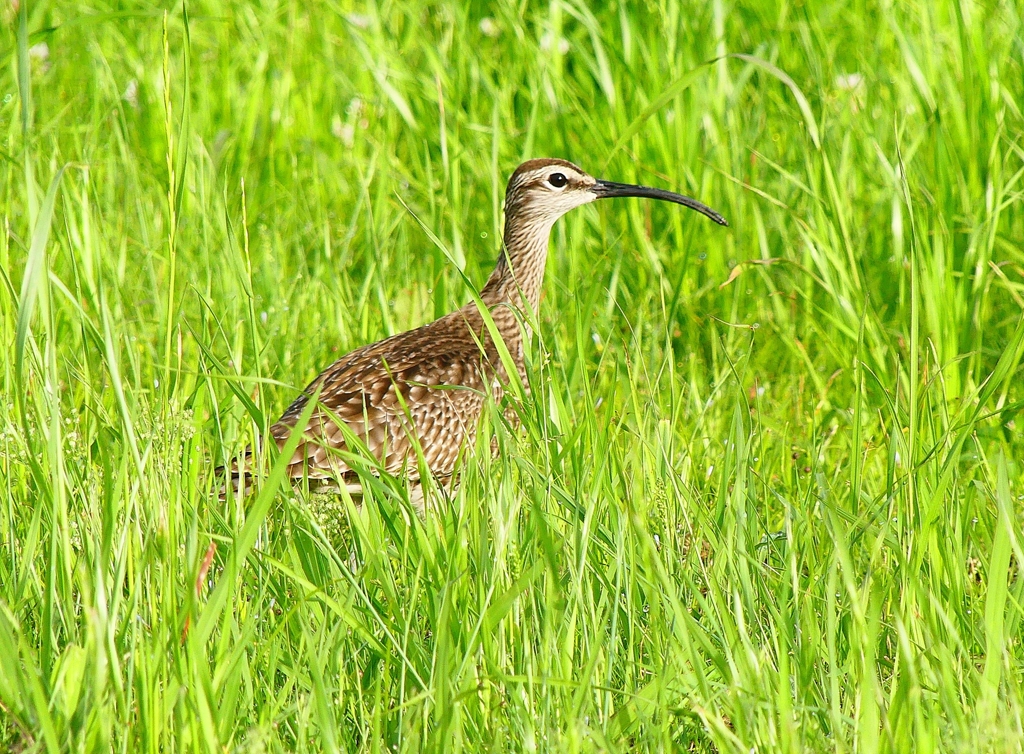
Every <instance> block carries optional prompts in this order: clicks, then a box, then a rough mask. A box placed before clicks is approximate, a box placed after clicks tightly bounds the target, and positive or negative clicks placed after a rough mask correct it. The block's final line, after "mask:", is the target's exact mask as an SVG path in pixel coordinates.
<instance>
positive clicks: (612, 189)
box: [590, 181, 729, 225]
mask: <svg viewBox="0 0 1024 754" xmlns="http://www.w3.org/2000/svg"><path fill="white" fill-rule="evenodd" d="M590 190H591V191H592V192H594V193H595V194H596V195H597V198H598V199H611V198H613V197H617V196H638V197H642V198H644V199H660V200H661V201H663V202H675V203H676V204H682V205H683V206H684V207H689V208H690V209H695V210H697V211H698V212H700V213H701V214H702V215H704V216H706V217H710V218H711V219H712V220H714V221H715V222H716V223H718V224H719V225H728V224H729V223H727V222H726V221H725V218H724V217H722V216H721V215H720V214H718V213H717V212H715V211H714V210H713V209H711V207H709V206H707V205H706V204H701V203H700V202H698V201H697V200H696V199H691V198H690V197H688V196H683V195H682V194H675V193H672V192H671V191H665V190H664V189H656V188H649V187H647V186H633V185H631V184H629V183H613V182H612V181H598V182H597V183H595V184H594V185H593V186H591V187H590Z"/></svg>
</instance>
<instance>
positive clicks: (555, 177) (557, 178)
mask: <svg viewBox="0 0 1024 754" xmlns="http://www.w3.org/2000/svg"><path fill="white" fill-rule="evenodd" d="M568 182H569V179H568V178H566V177H565V175H564V174H563V173H552V174H551V175H549V176H548V183H550V184H551V185H552V186H554V187H555V188H562V186H564V185H565V184H567V183H568Z"/></svg>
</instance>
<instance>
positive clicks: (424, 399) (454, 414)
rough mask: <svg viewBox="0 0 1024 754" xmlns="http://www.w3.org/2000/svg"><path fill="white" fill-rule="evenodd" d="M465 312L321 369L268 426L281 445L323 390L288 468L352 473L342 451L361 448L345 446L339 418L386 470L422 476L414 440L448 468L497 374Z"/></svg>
mask: <svg viewBox="0 0 1024 754" xmlns="http://www.w3.org/2000/svg"><path fill="white" fill-rule="evenodd" d="M467 319H474V318H473V317H472V316H471V315H470V316H469V317H467V315H466V314H465V313H464V312H455V313H453V314H450V315H448V316H447V317H442V318H441V319H439V320H437V321H435V322H431V323H430V324H428V325H424V326H423V327H421V328H418V329H416V330H411V331H409V332H405V333H401V334H399V335H395V336H393V337H391V338H388V339H386V340H383V341H380V342H379V343H373V344H371V345H368V346H364V347H363V348H360V349H357V350H355V351H353V352H351V353H349V354H347V355H346V356H344V357H342V358H341V359H339V360H338V361H337V362H335V363H334V364H332V365H331V366H330V367H328V368H327V369H326V370H324V371H323V372H322V373H321V374H320V375H319V376H318V377H317V378H316V379H315V380H314V381H313V382H311V383H310V384H309V386H308V387H307V388H306V389H305V390H304V391H303V393H302V395H300V396H299V397H298V398H297V399H296V400H295V401H294V402H293V403H292V404H291V406H289V407H288V409H287V410H286V411H285V412H284V414H283V415H282V416H281V418H280V419H279V420H278V422H277V423H276V424H274V425H273V426H272V427H271V428H270V432H271V436H272V437H273V438H274V440H275V442H276V443H277V444H278V447H281V446H283V445H284V443H285V441H286V440H287V439H288V436H289V435H290V434H291V432H292V429H293V428H294V426H295V422H296V421H298V419H299V416H300V415H301V414H302V411H303V409H304V408H305V406H306V404H307V403H308V401H309V400H310V397H311V396H313V395H316V394H317V391H319V396H318V405H317V407H316V409H314V411H313V414H312V417H311V418H310V421H309V424H308V425H307V427H306V430H305V437H304V439H303V441H302V442H301V443H300V444H299V447H298V449H297V450H296V452H295V455H294V456H293V458H292V460H291V463H290V466H289V474H290V475H291V476H292V477H302V476H306V475H308V476H309V477H310V478H314V479H315V478H329V477H342V478H345V477H350V476H352V475H353V471H352V469H351V468H350V466H349V464H348V463H346V461H345V458H344V457H343V455H342V454H341V453H339V451H349V452H358V449H357V448H349V447H348V443H347V442H346V440H345V432H344V431H343V430H342V429H341V427H340V426H339V422H343V423H344V424H345V426H346V427H347V428H348V429H349V430H350V431H351V433H352V434H353V435H355V437H357V438H358V439H359V440H360V441H361V443H363V444H364V445H365V446H366V448H367V449H368V450H369V452H370V453H371V454H372V455H373V456H374V458H376V459H377V460H378V461H379V462H380V463H381V465H382V466H383V468H384V469H385V470H386V471H387V472H388V473H392V474H404V475H405V476H406V478H408V479H410V480H412V481H415V480H418V479H419V469H418V464H417V454H416V450H415V447H414V442H415V441H416V440H418V441H419V443H420V448H421V449H422V452H423V454H424V459H425V461H426V464H427V467H428V468H430V470H431V472H432V473H433V474H434V475H435V476H437V477H445V476H449V475H451V474H452V472H453V471H454V468H455V462H456V459H457V457H458V454H459V451H460V449H461V448H462V447H463V445H464V444H465V443H467V442H469V443H472V442H473V440H474V439H475V437H476V430H477V425H478V423H479V417H480V412H481V410H482V407H483V404H484V401H485V395H486V391H487V390H488V388H490V390H491V391H492V392H495V390H496V385H497V384H498V383H497V381H496V380H495V379H494V370H493V369H492V368H491V367H490V366H489V364H491V363H494V360H493V355H492V358H491V359H488V358H487V356H486V355H485V354H483V353H481V349H480V347H479V345H477V338H475V337H473V334H472V333H471V332H470V329H471V328H472V330H474V331H475V332H476V333H479V332H480V330H479V326H477V327H474V326H473V325H475V324H477V323H470V322H468V321H467ZM486 350H491V349H486ZM495 397H496V398H497V397H499V396H498V395H497V394H495Z"/></svg>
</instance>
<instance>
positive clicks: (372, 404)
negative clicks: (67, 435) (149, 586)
mask: <svg viewBox="0 0 1024 754" xmlns="http://www.w3.org/2000/svg"><path fill="white" fill-rule="evenodd" d="M613 196H643V197H649V198H654V199H663V200H667V201H673V202H676V203H678V204H683V205H685V206H688V207H691V208H693V209H696V210H698V211H699V212H701V213H703V214H705V215H707V216H708V217H710V218H711V219H713V220H714V221H715V222H718V223H719V224H721V225H725V224H726V222H725V220H724V219H723V218H722V217H721V215H719V214H718V213H717V212H715V211H714V210H711V209H710V208H708V207H706V206H704V205H703V204H700V203H699V202H696V201H694V200H693V199H689V198H687V197H684V196H680V195H679V194H673V193H671V192H667V191H662V190H660V189H651V188H646V187H642V186H630V185H626V184H618V183H610V182H607V181H599V180H597V179H595V178H593V177H591V176H589V175H587V174H586V173H585V172H583V170H581V169H580V168H578V167H577V166H575V165H573V164H572V163H570V162H567V161H565V160H557V159H538V160H529V161H528V162H524V163H523V164H522V165H520V166H519V167H518V168H517V169H516V171H515V172H514V173H513V174H512V177H511V179H510V180H509V183H508V188H507V190H506V195H505V232H504V238H503V248H502V253H501V255H500V257H499V259H498V263H497V266H496V267H495V270H494V272H493V273H492V274H491V276H490V278H489V279H488V281H487V284H486V285H485V286H484V288H483V290H482V291H481V293H480V301H481V302H482V304H483V305H484V306H485V307H486V308H487V310H488V312H489V313H490V316H491V319H492V320H493V322H494V325H495V329H496V331H497V333H498V334H499V336H500V337H501V339H502V341H503V342H504V344H505V346H506V347H507V349H508V352H509V354H510V355H511V356H512V360H513V362H514V363H515V366H516V369H517V371H518V372H519V374H520V376H521V377H523V378H525V371H524V353H523V338H524V333H523V328H522V325H521V324H520V322H521V317H520V316H517V313H522V312H527V313H536V311H537V307H538V304H539V302H540V289H541V284H542V282H543V278H544V264H545V261H546V259H547V247H548V238H549V236H550V232H551V227H552V226H553V225H554V223H555V221H556V220H557V219H558V218H559V217H561V216H562V215H564V214H565V213H566V212H568V211H569V210H571V209H573V208H575V207H578V206H580V205H582V204H587V203H589V202H592V201H594V200H596V199H600V198H606V197H613ZM507 384H508V374H507V373H506V371H505V368H504V365H503V364H502V361H501V359H500V358H499V355H498V349H497V348H496V347H495V343H494V341H493V340H492V339H491V337H490V334H489V330H488V328H487V326H486V325H485V323H484V318H483V316H482V315H481V312H480V308H479V307H478V304H477V303H476V302H475V301H473V302H470V303H469V304H467V305H466V306H464V307H462V308H461V309H459V310H458V311H455V312H452V313H451V314H448V315H446V316H444V317H441V318H440V319H438V320H435V321H433V322H430V323H429V324H426V325H423V326H422V327H419V328H417V329H415V330H410V331H408V332H403V333H399V334H398V335H394V336H392V337H390V338H387V339H385V340H382V341H380V342H378V343H372V344H370V345H367V346H363V347H362V348H358V349H356V350H355V351H352V352H351V353H349V354H347V355H345V356H343V357H342V358H340V359H338V361H336V362H334V363H333V364H332V365H331V366H329V367H327V369H325V370H324V371H323V372H322V373H321V374H320V375H319V376H318V377H317V378H316V379H315V380H313V382H311V383H310V384H309V385H308V386H307V387H306V389H305V390H303V392H302V394H301V395H300V396H299V397H298V398H297V399H296V400H295V401H294V402H293V403H292V404H291V405H290V406H289V407H288V409H287V410H286V411H285V412H284V414H283V415H282V416H281V418H280V419H279V420H278V421H277V423H275V424H274V425H273V426H272V427H271V428H270V434H271V437H272V438H273V440H274V442H275V443H277V445H278V447H279V448H280V447H283V446H284V444H285V442H286V440H287V439H288V437H289V436H290V435H291V433H292V432H293V430H294V429H295V424H296V422H297V421H298V420H299V419H300V417H301V415H302V413H303V412H304V410H305V409H306V407H307V405H308V402H309V400H311V398H312V396H316V398H317V405H316V407H315V408H314V409H313V412H312V416H311V418H310V420H309V422H308V424H307V426H306V427H305V428H304V432H303V436H302V439H301V441H300V443H299V446H298V448H297V450H296V451H295V453H294V455H293V456H292V458H291V461H290V462H289V465H288V475H289V476H290V477H292V478H303V477H306V478H309V479H311V480H331V481H334V482H341V483H344V484H346V485H348V486H350V488H355V487H356V486H357V485H358V477H357V474H356V472H355V470H354V469H353V468H352V463H351V461H350V459H351V458H352V454H353V453H356V454H358V453H359V450H360V449H359V448H358V447H355V448H349V447H348V445H349V442H348V439H347V437H346V436H348V437H349V438H351V437H354V438H357V439H358V441H359V444H360V445H362V446H364V447H365V449H366V450H368V451H369V453H371V454H372V455H373V457H374V458H375V459H376V460H377V461H378V462H379V464H380V465H381V467H382V468H383V469H384V470H385V471H386V472H388V473H390V474H401V475H404V476H405V477H406V478H407V479H409V480H410V481H411V482H413V483H415V482H417V481H418V480H419V474H420V472H419V465H418V454H417V452H416V449H415V443H416V442H417V441H418V442H419V446H420V448H421V450H422V453H423V459H424V461H425V462H426V466H427V468H428V469H429V470H430V473H431V474H432V475H433V476H434V477H435V478H437V479H438V481H439V482H441V483H442V484H443V483H445V482H447V481H449V480H450V479H451V477H452V475H453V473H454V471H455V465H456V460H457V458H458V455H459V452H460V451H461V449H462V448H463V447H466V446H467V445H470V444H472V443H473V441H474V438H475V437H476V431H477V427H478V424H479V420H480V414H481V411H482V409H483V406H484V403H485V401H486V400H487V396H488V394H490V395H491V396H492V397H493V398H494V399H496V400H500V398H501V396H502V392H503V390H504V388H505V386H506V385H507ZM342 425H344V427H345V429H342ZM248 474H249V458H248V454H247V457H246V459H244V460H243V461H241V462H240V463H238V464H236V465H234V466H233V467H232V469H231V472H230V475H231V477H232V481H233V483H234V485H235V486H236V488H237V487H238V486H241V485H239V484H238V483H239V480H240V479H241V478H245V477H247V476H248Z"/></svg>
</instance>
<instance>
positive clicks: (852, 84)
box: [836, 73, 864, 92]
mask: <svg viewBox="0 0 1024 754" xmlns="http://www.w3.org/2000/svg"><path fill="white" fill-rule="evenodd" d="M863 83H864V76H863V75H862V74H860V73H843V74H840V75H838V76H836V86H837V87H839V88H840V89H844V90H846V91H848V92H852V91H853V90H854V89H856V88H858V87H859V86H860V85H861V84H863Z"/></svg>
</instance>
